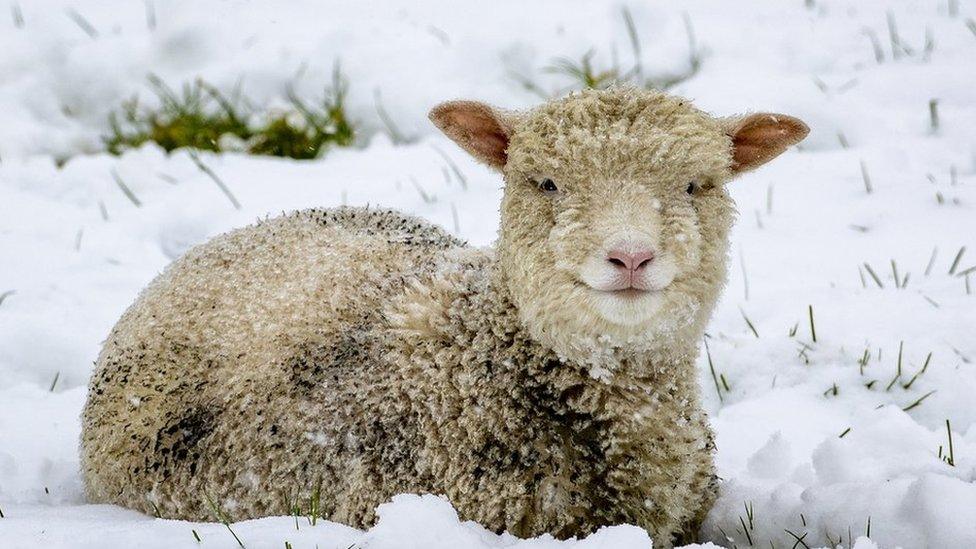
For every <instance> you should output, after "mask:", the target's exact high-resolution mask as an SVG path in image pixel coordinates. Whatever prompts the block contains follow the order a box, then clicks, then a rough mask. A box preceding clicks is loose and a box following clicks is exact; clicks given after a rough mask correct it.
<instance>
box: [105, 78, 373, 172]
mask: <svg viewBox="0 0 976 549" xmlns="http://www.w3.org/2000/svg"><path fill="white" fill-rule="evenodd" d="M149 84H150V86H151V87H152V89H153V92H154V93H155V94H156V95H157V96H158V98H159V106H158V107H154V108H147V107H143V106H141V105H140V104H139V102H138V99H133V100H131V101H128V102H126V103H125V104H124V105H123V106H122V109H121V111H120V112H117V113H112V114H111V115H110V117H109V124H110V127H111V133H110V134H109V135H108V136H107V137H106V138H105V140H104V141H105V145H106V148H107V149H108V151H109V152H110V153H112V154H122V153H123V152H124V151H126V150H128V149H132V148H136V147H139V146H141V145H143V144H144V143H147V142H150V141H152V142H154V143H156V144H158V145H159V146H160V147H162V148H163V149H165V150H166V151H173V150H176V149H180V148H190V149H197V150H206V151H213V152H224V151H231V150H239V151H244V152H247V153H248V154H255V155H267V156H280V157H287V158H296V159H302V160H307V159H312V158H317V157H318V156H320V155H321V154H322V153H323V152H325V151H326V150H327V149H329V148H330V147H332V146H340V147H342V146H348V145H351V144H352V143H353V140H354V138H355V129H354V126H353V124H352V122H351V121H350V120H349V118H348V116H347V115H346V107H345V104H346V103H345V100H346V95H347V92H348V83H347V81H346V79H345V78H344V77H343V76H342V73H341V71H340V69H339V66H338V65H336V67H335V69H334V70H333V75H332V83H331V85H330V86H329V87H328V88H326V90H325V98H324V100H323V101H322V103H321V105H315V106H313V105H308V104H306V103H305V102H304V101H302V100H301V99H299V98H298V96H297V95H296V94H295V93H294V92H293V91H292V90H288V93H287V97H288V101H289V103H290V109H287V110H284V111H281V112H276V111H268V112H261V111H259V110H257V109H255V108H253V107H250V106H249V105H247V103H246V102H245V101H243V100H242V99H241V97H240V94H239V91H237V92H234V93H233V94H232V95H231V96H227V95H224V94H223V93H221V92H220V91H219V90H217V89H216V88H215V87H213V86H211V85H210V84H208V83H206V82H204V81H203V80H196V81H195V82H193V83H188V84H184V85H183V86H182V89H181V91H180V92H176V91H174V90H173V89H171V88H170V87H169V86H167V85H166V84H165V83H164V82H163V81H162V80H161V79H160V78H159V77H157V76H155V75H150V77H149Z"/></svg>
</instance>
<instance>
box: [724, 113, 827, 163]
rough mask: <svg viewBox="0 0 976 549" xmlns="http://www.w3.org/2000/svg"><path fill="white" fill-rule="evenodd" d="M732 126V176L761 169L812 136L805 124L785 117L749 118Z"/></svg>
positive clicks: (730, 132) (737, 120)
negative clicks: (809, 134)
mask: <svg viewBox="0 0 976 549" xmlns="http://www.w3.org/2000/svg"><path fill="white" fill-rule="evenodd" d="M729 122H730V123H729V130H728V132H727V133H728V135H729V137H731V138H732V173H733V174H739V173H742V172H745V171H749V170H751V169H753V168H758V167H759V166H762V165H763V164H765V163H766V162H769V161H770V160H772V159H774V158H776V157H777V156H779V155H780V154H781V153H782V152H783V151H785V150H786V149H788V148H790V147H792V146H793V145H796V144H797V143H799V142H800V141H803V138H804V137H806V136H807V134H808V133H810V128H808V127H807V125H806V124H804V123H803V121H802V120H800V119H799V118H794V117H792V116H787V115H785V114H774V113H759V114H750V115H748V116H745V117H742V118H738V119H733V120H730V121H729Z"/></svg>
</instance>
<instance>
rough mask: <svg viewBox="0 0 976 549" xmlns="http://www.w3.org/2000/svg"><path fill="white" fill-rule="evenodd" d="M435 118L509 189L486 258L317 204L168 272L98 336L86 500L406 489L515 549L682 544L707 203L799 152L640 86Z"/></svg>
mask: <svg viewBox="0 0 976 549" xmlns="http://www.w3.org/2000/svg"><path fill="white" fill-rule="evenodd" d="M431 118H432V120H433V121H434V123H435V124H436V125H437V126H438V127H439V128H441V129H442V130H443V131H444V132H445V133H446V134H447V135H448V136H450V137H451V138H453V139H454V140H455V141H457V142H458V144H459V145H460V146H462V147H463V148H464V149H466V150H467V151H468V152H470V153H471V154H472V155H474V156H475V158H477V159H479V160H481V161H483V162H485V163H486V164H488V165H489V166H491V167H492V168H494V169H496V170H498V171H500V172H502V174H503V175H504V178H505V193H504V198H503V201H502V204H501V230H500V233H499V238H498V243H497V246H496V247H495V248H494V249H472V248H469V247H467V246H466V245H465V244H464V243H463V242H461V241H459V240H457V239H456V238H454V237H452V236H450V235H449V234H447V233H446V232H445V231H443V230H441V229H440V228H437V227H434V226H432V225H430V224H428V223H426V222H424V221H422V220H419V219H416V218H413V217H410V216H407V215H403V214H400V213H397V212H393V211H388V210H376V209H361V208H337V209H327V210H307V211H303V212H296V213H293V214H290V215H287V216H282V217H279V218H275V219H270V220H266V221H263V222H261V223H258V224H257V225H254V226H251V227H246V228H243V229H239V230H236V231H233V232H231V233H228V234H225V235H222V236H220V237H217V238H216V239H214V240H212V241H210V242H208V243H206V244H204V245H201V246H199V247H197V248H194V249H193V250H191V251H190V252H189V253H187V254H186V255H185V256H184V257H182V258H180V259H178V260H177V261H176V262H174V263H173V264H172V265H171V266H169V267H168V268H167V269H166V271H165V272H163V273H162V274H161V275H160V276H159V277H158V278H157V279H156V280H155V281H153V283H152V284H150V286H149V287H148V288H147V289H146V290H145V291H144V292H143V293H142V294H141V295H140V296H139V299H138V300H137V301H136V302H135V303H134V304H133V305H132V306H131V307H130V308H129V309H128V310H127V311H126V313H125V314H124V315H123V316H122V318H121V319H120V320H119V322H118V324H117V325H116V326H115V327H114V328H113V330H112V333H111V334H109V336H108V338H107V339H106V342H105V345H104V348H103V349H102V352H101V354H100V355H99V357H98V361H97V364H96V369H95V372H94V375H93V376H92V380H91V384H90V391H89V395H88V402H87V404H86V406H85V410H84V417H83V432H82V468H83V472H84V477H85V484H86V492H87V494H88V496H89V498H90V499H91V500H93V501H97V502H111V503H117V504H121V505H125V506H128V507H133V508H136V509H140V510H142V511H144V512H147V513H148V512H152V513H154V514H158V515H160V516H163V517H168V518H180V519H194V520H212V519H213V516H212V508H211V506H210V503H209V501H208V499H211V500H212V501H213V502H214V503H215V504H216V505H217V506H219V507H220V508H221V510H222V511H223V512H225V513H227V514H228V515H230V517H231V518H232V519H235V520H238V519H244V518H250V517H259V516H266V515H274V514H291V513H292V512H293V510H294V506H295V505H296V504H301V502H306V501H308V500H309V498H310V497H311V495H312V494H313V493H314V494H318V495H319V500H320V501H321V505H322V506H321V509H320V511H321V513H322V514H323V515H324V516H325V517H326V518H328V519H331V520H335V521H339V522H343V523H346V524H350V525H353V526H356V527H365V526H368V525H369V524H370V523H371V522H372V521H373V520H374V517H375V515H374V510H375V508H376V506H377V505H378V504H380V503H382V502H384V501H386V500H388V499H389V498H390V497H392V496H393V495H395V494H397V493H400V492H432V493H437V494H443V495H445V496H446V497H447V498H448V499H450V501H451V502H452V503H453V504H454V506H455V507H456V508H457V509H458V511H459V513H460V514H461V516H462V517H463V518H464V519H471V520H476V521H479V522H480V523H482V524H484V525H485V526H487V527H489V528H491V529H493V530H496V531H502V530H508V531H510V532H512V533H514V534H516V535H520V536H528V535H538V534H541V533H544V532H548V533H552V534H553V535H555V536H558V537H560V538H565V537H569V536H577V535H583V534H587V533H589V532H592V531H593V530H595V529H597V528H599V527H600V526H603V525H608V524H617V523H631V524H638V525H640V526H642V527H644V528H646V529H647V530H648V531H649V532H650V533H651V534H652V536H653V537H654V540H655V546H656V547H668V546H669V545H670V544H671V543H673V542H674V541H675V540H678V539H682V540H693V539H694V537H695V535H696V532H697V529H698V526H699V524H700V522H701V520H702V519H703V517H704V516H705V513H707V512H708V509H709V507H710V505H711V502H712V500H713V498H714V495H715V490H716V486H717V484H716V481H715V477H714V472H713V471H714V469H713V465H712V452H713V450H714V445H713V443H712V436H711V432H710V431H709V427H708V421H707V418H706V416H705V413H704V412H703V411H702V409H701V406H700V404H699V389H698V386H697V383H696V380H697V376H696V370H695V357H696V355H697V353H698V342H699V341H700V340H701V337H702V335H703V332H704V329H705V325H706V323H707V321H708V318H709V316H710V314H711V311H712V308H713V307H714V305H715V302H716V300H717V299H718V296H719V292H720V290H721V287H722V285H723V283H724V280H725V271H726V265H725V263H726V256H727V254H728V232H729V229H730V227H731V224H732V219H733V216H734V206H733V204H732V201H731V200H730V198H729V196H728V194H727V192H726V191H725V185H726V184H727V183H728V182H729V181H730V179H731V178H732V177H734V176H735V175H737V174H738V173H740V172H742V171H745V170H748V169H752V168H755V167H757V166H759V165H760V164H762V163H763V162H766V161H768V160H770V159H772V158H773V157H775V156H776V155H778V154H779V153H781V152H783V151H784V150H785V149H786V148H787V147H789V146H790V145H792V144H794V143H796V142H797V141H798V140H799V139H802V137H803V136H804V135H805V134H806V131H807V130H806V126H804V125H803V124H802V122H800V121H798V120H796V119H794V118H791V117H786V116H783V115H775V116H774V115H751V116H748V117H744V118H736V119H715V118H712V117H711V116H709V115H707V114H705V113H703V112H700V111H698V110H696V109H695V108H694V107H692V106H691V105H690V104H689V103H688V102H687V101H685V100H682V99H679V98H674V97H669V96H666V95H663V94H660V93H657V92H651V91H646V90H637V89H614V90H604V91H587V92H582V93H578V94H573V95H570V96H568V97H565V98H563V99H559V100H554V101H551V102H549V103H546V104H544V105H541V106H539V107H538V108H536V109H533V110H531V111H527V112H522V113H516V112H507V111H500V110H498V109H495V108H493V107H490V106H488V105H484V104H482V103H478V102H472V101H454V102H449V103H445V104H443V105H440V106H438V107H437V108H435V109H434V111H432V113H431Z"/></svg>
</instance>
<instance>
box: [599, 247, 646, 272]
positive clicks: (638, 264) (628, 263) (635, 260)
mask: <svg viewBox="0 0 976 549" xmlns="http://www.w3.org/2000/svg"><path fill="white" fill-rule="evenodd" d="M653 260H654V252H652V251H650V250H639V251H636V252H625V251H622V250H610V252H609V253H607V261H608V262H610V264H611V265H613V266H614V267H616V268H617V269H619V270H621V271H634V272H636V271H639V270H641V269H643V268H644V267H647V266H648V265H650V264H651V261H653Z"/></svg>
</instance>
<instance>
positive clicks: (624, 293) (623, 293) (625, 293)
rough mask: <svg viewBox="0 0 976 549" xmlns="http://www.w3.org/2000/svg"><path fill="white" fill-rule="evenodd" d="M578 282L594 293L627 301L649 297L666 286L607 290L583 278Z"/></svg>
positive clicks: (577, 282)
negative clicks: (590, 283) (584, 280)
mask: <svg viewBox="0 0 976 549" xmlns="http://www.w3.org/2000/svg"><path fill="white" fill-rule="evenodd" d="M576 284H578V285H579V286H582V287H584V288H586V289H587V290H589V291H591V292H594V293H596V294H598V295H600V296H606V297H614V298H617V299H622V300H626V301H636V300H638V299H641V298H642V297H647V296H650V295H653V294H657V293H660V292H661V291H662V290H663V289H664V288H647V289H645V288H635V287H633V286H631V287H629V288H620V289H615V290H605V289H601V288H596V287H594V286H591V285H589V284H587V283H586V282H583V281H581V280H577V281H576Z"/></svg>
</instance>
